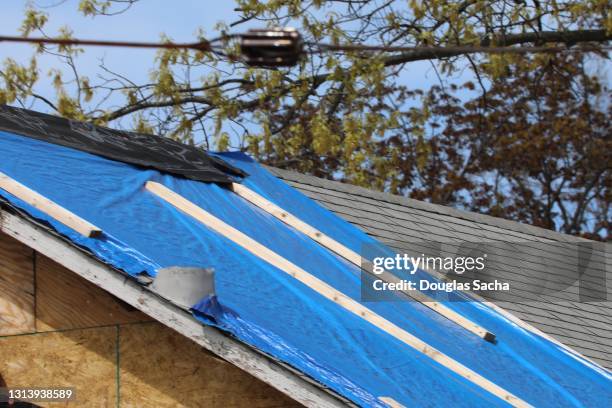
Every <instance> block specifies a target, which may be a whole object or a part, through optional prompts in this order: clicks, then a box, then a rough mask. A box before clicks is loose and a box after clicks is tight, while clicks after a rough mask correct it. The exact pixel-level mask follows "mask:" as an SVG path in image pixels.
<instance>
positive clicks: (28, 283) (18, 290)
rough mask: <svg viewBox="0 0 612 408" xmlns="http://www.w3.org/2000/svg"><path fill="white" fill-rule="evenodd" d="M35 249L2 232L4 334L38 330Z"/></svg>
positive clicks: (0, 319)
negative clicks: (35, 322) (34, 268)
mask: <svg viewBox="0 0 612 408" xmlns="http://www.w3.org/2000/svg"><path fill="white" fill-rule="evenodd" d="M33 257H34V251H32V249H30V248H28V247H27V246H25V245H23V244H22V243H20V242H19V241H17V240H15V239H13V238H11V237H9V236H8V235H5V234H3V233H0V336H6V335H11V334H21V333H31V332H33V331H34V329H35V327H34V272H33Z"/></svg>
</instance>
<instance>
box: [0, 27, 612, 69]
mask: <svg viewBox="0 0 612 408" xmlns="http://www.w3.org/2000/svg"><path fill="white" fill-rule="evenodd" d="M232 40H234V41H238V42H239V45H240V54H239V55H226V54H225V53H224V46H225V45H227V44H228V43H229V42H230V41H232ZM3 41H4V42H21V43H34V44H41V45H45V44H53V45H63V46H106V47H133V48H156V49H191V50H197V51H202V52H212V53H214V54H217V55H220V56H225V57H227V58H229V59H230V60H232V61H235V60H242V61H244V62H245V63H247V64H249V65H252V66H259V67H279V66H293V65H295V64H296V63H297V62H298V61H299V59H300V57H302V56H303V55H308V54H321V53H327V52H343V53H347V52H353V53H362V54H363V53H365V54H367V53H420V54H427V55H430V56H431V57H438V58H443V57H447V56H449V55H459V54H476V53H488V54H526V53H545V52H549V53H551V52H597V51H609V50H611V49H612V47H610V46H609V45H593V44H583V45H581V46H578V47H573V48H570V47H568V46H529V47H517V46H444V47H435V46H431V47H430V46H416V47H392V46H385V45H363V44H345V45H337V44H325V43H318V42H306V43H304V42H303V41H302V37H301V35H300V33H299V32H298V31H297V30H295V29H293V28H277V29H252V30H249V31H247V32H246V33H244V34H229V35H224V36H222V37H218V38H215V39H213V40H202V41H199V42H194V43H174V42H134V41H110V40H84V39H77V38H46V37H45V38H33V37H17V36H0V42H3ZM304 48H306V50H305V49H304Z"/></svg>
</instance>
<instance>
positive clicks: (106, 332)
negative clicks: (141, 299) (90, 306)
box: [0, 327, 117, 407]
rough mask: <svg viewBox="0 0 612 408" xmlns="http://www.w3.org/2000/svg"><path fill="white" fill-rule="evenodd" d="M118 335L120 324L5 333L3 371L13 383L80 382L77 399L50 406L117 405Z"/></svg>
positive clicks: (0, 351) (50, 384)
mask: <svg viewBox="0 0 612 408" xmlns="http://www.w3.org/2000/svg"><path fill="white" fill-rule="evenodd" d="M116 339H117V328H116V327H102V328H97V329H85V330H70V331H64V332H53V333H37V334H31V335H22V336H10V337H3V338H0V356H2V358H0V373H2V376H3V377H4V380H5V381H6V384H7V386H9V387H16V386H19V387H28V386H30V387H54V386H55V387H75V389H76V391H75V392H76V400H75V401H73V402H69V403H66V402H63V403H46V402H45V403H41V405H44V406H51V407H53V406H74V407H111V406H115V403H116V397H117V394H116V392H117V380H116V361H117V360H116V351H117V348H116Z"/></svg>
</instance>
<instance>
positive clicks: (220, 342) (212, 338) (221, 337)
mask: <svg viewBox="0 0 612 408" xmlns="http://www.w3.org/2000/svg"><path fill="white" fill-rule="evenodd" d="M0 231H2V232H4V233H5V234H7V235H9V236H11V237H13V238H15V239H16V240H18V241H20V242H21V243H23V244H25V245H27V246H28V247H30V248H32V249H34V250H35V251H37V252H39V253H41V254H43V255H45V256H47V257H49V258H50V259H52V260H53V261H55V262H57V263H59V264H60V265H62V266H64V267H65V268H67V269H69V270H70V271H72V272H73V273H75V274H77V275H79V276H81V277H82V278H84V279H86V280H88V281H89V282H91V283H93V284H94V285H96V286H98V287H100V288H102V289H104V290H105V291H107V292H109V293H111V294H112V295H114V296H116V297H118V298H120V299H121V300H123V301H125V302H126V303H128V304H130V305H132V306H133V307H135V308H136V309H138V310H140V311H141V312H143V313H145V314H147V315H149V316H150V317H152V318H153V319H155V320H157V321H159V322H160V323H162V324H164V325H165V326H168V327H170V328H171V329H174V330H175V331H177V332H179V333H180V334H182V335H183V336H185V337H187V338H189V339H191V340H192V341H194V342H196V343H197V344H199V345H200V346H202V347H204V348H205V349H207V350H209V351H211V352H212V353H214V354H216V355H217V356H219V357H221V358H222V359H224V360H226V361H228V362H229V363H231V364H233V365H235V366H237V367H238V368H240V369H242V370H243V371H246V372H247V373H249V374H251V375H253V376H254V377H256V378H258V379H259V380H261V381H263V382H265V383H266V384H268V385H270V386H272V387H274V388H276V389H277V390H278V391H280V392H282V393H283V394H285V395H287V396H289V397H290V398H292V399H294V400H295V401H298V402H299V403H301V404H303V405H305V406H307V407H330V408H333V407H346V406H351V405H352V404H351V403H350V402H349V401H347V400H346V399H344V398H343V397H341V396H339V395H337V394H335V393H334V392H333V391H332V390H329V389H327V388H325V387H322V386H320V385H319V384H317V383H315V382H314V381H312V380H310V379H309V378H307V377H305V376H304V375H303V374H301V373H299V372H297V371H296V370H294V369H292V368H291V367H288V366H286V365H284V364H282V363H280V362H278V361H275V360H274V359H272V358H270V357H268V356H267V355H265V354H263V353H261V352H259V351H257V350H255V349H253V348H251V347H248V346H247V345H245V344H243V343H241V342H239V341H237V340H234V339H232V338H231V337H229V336H227V335H225V334H224V333H223V332H221V331H220V330H218V329H215V328H213V327H209V326H205V325H203V324H202V323H201V322H200V321H198V320H197V319H196V318H195V317H193V316H192V315H191V314H190V313H188V312H187V311H185V310H182V309H181V308H179V307H178V306H176V305H173V304H172V303H170V302H168V301H166V300H164V299H163V298H161V297H160V296H158V295H156V294H154V293H153V292H151V291H149V290H148V289H146V287H144V286H142V285H140V284H138V283H137V282H135V281H134V280H132V279H129V278H128V277H127V276H126V275H123V274H122V273H121V272H119V271H117V270H115V269H113V268H112V267H110V266H108V265H106V264H104V263H102V262H100V261H98V260H96V259H95V258H94V257H93V256H91V255H88V254H87V253H85V252H83V251H82V250H81V249H79V248H77V247H75V246H73V245H70V244H69V243H68V242H66V241H64V240H63V239H62V238H61V237H59V236H56V235H55V234H54V233H52V232H51V231H48V230H47V229H45V228H44V227H40V226H38V225H36V224H35V222H33V221H31V220H29V219H24V218H23V217H22V216H18V215H15V214H12V213H10V212H7V211H5V210H3V209H0Z"/></svg>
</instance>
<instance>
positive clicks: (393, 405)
mask: <svg viewBox="0 0 612 408" xmlns="http://www.w3.org/2000/svg"><path fill="white" fill-rule="evenodd" d="M378 399H379V400H381V401H382V402H384V403H385V404H387V405H388V406H389V408H406V407H405V406H404V405H402V404H400V403H399V402H397V401H396V400H394V399H393V398H391V397H378Z"/></svg>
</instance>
